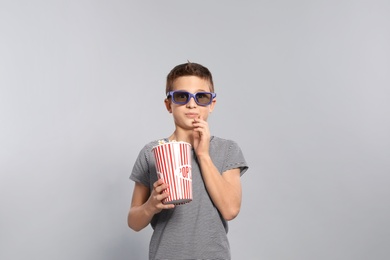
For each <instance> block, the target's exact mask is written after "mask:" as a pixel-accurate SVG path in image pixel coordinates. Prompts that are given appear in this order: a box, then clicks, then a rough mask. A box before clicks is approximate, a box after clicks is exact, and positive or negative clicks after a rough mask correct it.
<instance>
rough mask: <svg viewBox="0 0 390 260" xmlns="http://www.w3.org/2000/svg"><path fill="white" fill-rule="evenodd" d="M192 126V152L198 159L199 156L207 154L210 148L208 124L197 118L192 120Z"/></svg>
mask: <svg viewBox="0 0 390 260" xmlns="http://www.w3.org/2000/svg"><path fill="white" fill-rule="evenodd" d="M192 125H193V126H194V133H193V134H194V150H195V153H196V155H197V156H198V157H199V156H200V155H204V154H208V153H209V146H210V130H209V125H208V123H207V122H206V121H205V120H203V118H202V117H200V116H199V118H195V119H194V121H193V122H192Z"/></svg>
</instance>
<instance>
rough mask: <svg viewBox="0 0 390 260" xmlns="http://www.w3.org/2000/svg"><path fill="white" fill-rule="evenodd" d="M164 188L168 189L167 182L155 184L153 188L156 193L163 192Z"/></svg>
mask: <svg viewBox="0 0 390 260" xmlns="http://www.w3.org/2000/svg"><path fill="white" fill-rule="evenodd" d="M166 189H168V184H167V183H162V184H161V185H159V186H157V187H156V188H155V189H154V190H155V191H156V192H157V193H161V192H163V191H164V190H166Z"/></svg>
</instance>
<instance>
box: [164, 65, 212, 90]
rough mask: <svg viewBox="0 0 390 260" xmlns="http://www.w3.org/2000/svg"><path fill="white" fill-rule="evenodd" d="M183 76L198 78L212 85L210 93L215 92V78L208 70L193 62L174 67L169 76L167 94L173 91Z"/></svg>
mask: <svg viewBox="0 0 390 260" xmlns="http://www.w3.org/2000/svg"><path fill="white" fill-rule="evenodd" d="M183 76H196V77H199V78H201V79H203V80H206V81H208V82H209V84H210V86H209V87H210V92H214V83H213V76H212V75H211V72H210V71H209V70H208V68H206V67H204V66H202V65H200V64H198V63H193V62H187V63H183V64H180V65H177V66H176V67H174V68H173V69H172V70H171V71H170V72H169V74H168V76H167V85H166V88H165V93H168V92H169V91H172V90H173V82H174V81H175V80H176V79H177V78H179V77H183Z"/></svg>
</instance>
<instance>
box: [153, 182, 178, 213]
mask: <svg viewBox="0 0 390 260" xmlns="http://www.w3.org/2000/svg"><path fill="white" fill-rule="evenodd" d="M167 188H168V184H166V183H164V181H163V180H161V179H159V180H157V181H156V182H155V183H153V190H152V193H151V194H150V197H149V199H148V201H147V204H148V208H149V209H150V210H151V212H152V214H153V215H154V214H157V213H159V212H161V210H163V209H173V208H174V207H175V205H174V204H163V203H162V200H163V199H165V198H167V197H168V196H169V193H168V192H163V191H164V190H166V189H167Z"/></svg>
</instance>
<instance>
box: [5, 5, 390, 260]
mask: <svg viewBox="0 0 390 260" xmlns="http://www.w3.org/2000/svg"><path fill="white" fill-rule="evenodd" d="M389 13H390V2H389V1H372V0H371V1H286V0H284V1H240V2H239V1H236V2H233V1H229V2H227V1H138V2H135V1H134V2H132V1H118V0H115V1H84V0H82V1H39V0H38V1H4V0H2V1H0V35H1V36H0V37H1V41H0V172H1V175H0V212H1V214H0V259H60V260H62V259H64V260H65V259H95V260H96V259H145V258H146V257H147V250H148V243H149V237H150V235H151V228H150V227H148V228H146V229H144V230H143V231H141V232H139V233H136V232H133V231H131V230H130V229H128V228H127V224H126V217H127V212H128V208H129V204H130V199H131V194H132V189H133V183H132V182H131V181H130V180H128V176H129V174H130V171H131V168H132V165H133V163H134V161H135V158H136V156H137V154H138V152H139V150H140V149H141V148H142V146H143V145H144V144H145V143H147V142H149V141H150V140H153V139H157V138H161V137H166V136H168V135H169V134H170V133H171V132H172V131H173V121H172V119H171V117H170V114H168V113H167V112H166V111H165V108H164V105H163V99H164V87H165V86H164V84H165V77H166V74H167V73H168V72H169V70H170V69H171V68H172V67H173V66H175V65H177V64H180V63H184V62H186V61H187V59H188V60H190V61H193V62H199V63H201V64H203V65H205V66H207V67H208V68H209V69H210V70H211V71H212V73H213V76H214V78H215V85H216V92H217V93H218V99H217V100H218V101H217V106H216V109H215V111H214V112H213V114H212V116H211V118H210V126H211V131H212V133H213V134H214V135H217V136H220V137H224V138H229V139H233V140H235V141H237V142H238V143H239V144H240V146H241V148H242V150H243V152H244V154H245V156H246V158H247V161H248V163H249V164H250V170H249V171H248V172H247V173H246V174H245V175H244V176H243V178H242V185H243V204H242V210H241V213H240V215H239V216H238V217H237V218H236V219H235V220H233V221H232V222H230V232H229V238H230V242H231V248H232V255H233V259H265V260H278V259H289V260H291V259H297V260H298V259H343V260H344V259H354V260H355V259H376V260H379V259H388V257H389V254H390V249H389V246H388V245H389V242H390V228H389V218H390V208H389V196H390V192H389V189H388V187H389V184H390V183H389V182H390V176H389V173H390V160H389V155H390V138H389V133H390V120H389V111H390V104H389V97H390V90H389V86H390V76H389V75H390V73H389V72H390V50H389V46H390V16H389Z"/></svg>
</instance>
